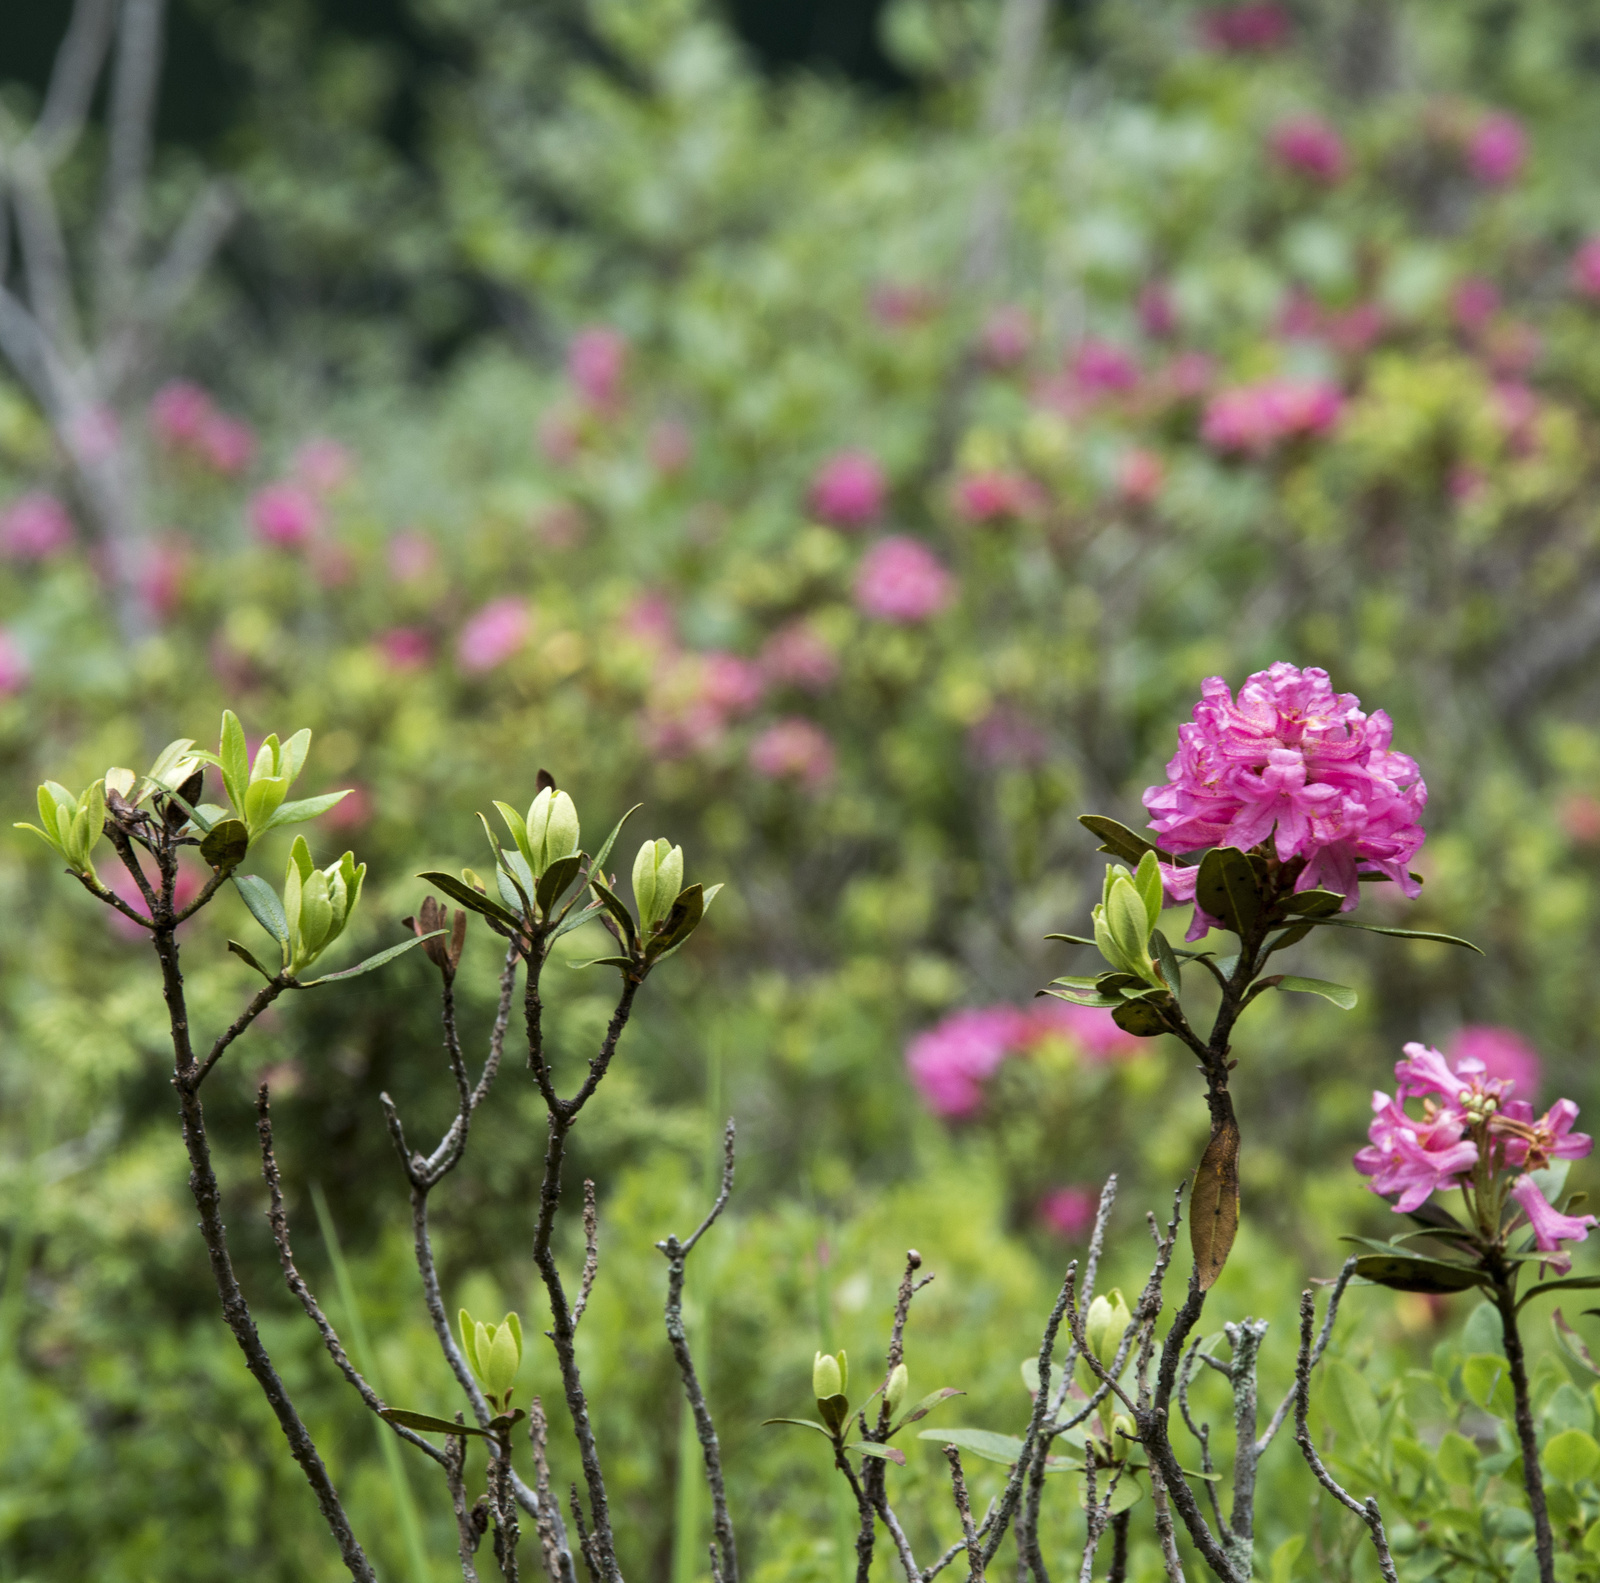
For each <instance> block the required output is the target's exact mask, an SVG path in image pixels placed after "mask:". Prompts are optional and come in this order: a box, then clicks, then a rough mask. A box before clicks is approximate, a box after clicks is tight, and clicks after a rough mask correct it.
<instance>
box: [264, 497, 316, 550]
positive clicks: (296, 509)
mask: <svg viewBox="0 0 1600 1583" xmlns="http://www.w3.org/2000/svg"><path fill="white" fill-rule="evenodd" d="M250 526H251V527H252V528H253V529H254V530H255V535H256V537H257V538H258V539H260V540H261V542H262V543H263V544H271V545H275V546H276V547H277V548H279V549H283V550H297V549H301V548H303V547H304V546H305V545H307V544H309V543H310V542H311V540H312V538H313V537H314V536H315V535H316V534H317V532H318V531H319V530H320V529H321V527H322V506H321V503H320V502H319V501H318V500H317V499H316V498H315V497H314V496H312V495H310V494H308V493H307V492H306V491H305V490H304V489H301V488H300V487H299V486H298V485H297V484H268V485H267V487H266V488H265V489H258V490H257V491H256V493H255V494H254V495H253V496H252V497H251V500H250Z"/></svg>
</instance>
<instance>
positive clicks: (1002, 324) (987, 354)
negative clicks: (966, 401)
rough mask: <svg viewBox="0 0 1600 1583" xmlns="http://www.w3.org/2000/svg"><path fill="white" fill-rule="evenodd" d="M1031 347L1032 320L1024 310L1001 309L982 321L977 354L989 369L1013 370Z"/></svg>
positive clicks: (995, 310) (1013, 308) (1016, 308)
mask: <svg viewBox="0 0 1600 1583" xmlns="http://www.w3.org/2000/svg"><path fill="white" fill-rule="evenodd" d="M1032 346H1033V319H1032V318H1031V317H1030V315H1029V313H1028V310H1027V309H1026V308H1018V307H1000V308H996V309H994V310H993V311H992V312H991V313H990V315H989V317H988V318H987V319H985V320H984V322H983V329H982V330H981V331H980V332H979V335H978V353H979V356H981V357H982V359H983V361H984V362H985V363H986V364H987V365H988V366H989V367H990V368H1015V367H1016V365H1017V364H1018V363H1020V362H1021V361H1022V360H1023V358H1025V357H1026V356H1027V355H1028V352H1029V351H1030V349H1031V348H1032Z"/></svg>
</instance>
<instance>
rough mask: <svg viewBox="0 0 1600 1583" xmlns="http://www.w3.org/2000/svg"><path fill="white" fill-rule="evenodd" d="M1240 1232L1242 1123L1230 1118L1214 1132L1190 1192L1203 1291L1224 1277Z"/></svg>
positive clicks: (1191, 1224) (1192, 1238)
mask: <svg viewBox="0 0 1600 1583" xmlns="http://www.w3.org/2000/svg"><path fill="white" fill-rule="evenodd" d="M1238 1231H1239V1123H1238V1122H1237V1121H1235V1120H1234V1119H1233V1117H1232V1115H1229V1116H1228V1117H1227V1118H1226V1119H1225V1120H1224V1121H1223V1122H1221V1123H1220V1124H1219V1125H1214V1126H1213V1127H1212V1130H1211V1142H1210V1143H1208V1144H1207V1145H1206V1152H1205V1153H1204V1154H1203V1155H1201V1157H1200V1168H1199V1170H1197V1171H1196V1172H1195V1174H1194V1186H1193V1187H1192V1188H1191V1189H1190V1191H1189V1244H1190V1246H1191V1247H1192V1248H1193V1249H1194V1267H1195V1269H1196V1271H1197V1272H1198V1273H1199V1279H1200V1290H1201V1291H1202V1292H1208V1291H1210V1290H1211V1288H1212V1286H1213V1285H1214V1284H1215V1283H1216V1279H1217V1277H1218V1276H1219V1275H1221V1274H1222V1267H1223V1265H1224V1264H1226V1263H1227V1262H1228V1253H1229V1251H1230V1250H1231V1249H1232V1247H1233V1239H1234V1237H1235V1236H1236V1235H1237V1234H1238Z"/></svg>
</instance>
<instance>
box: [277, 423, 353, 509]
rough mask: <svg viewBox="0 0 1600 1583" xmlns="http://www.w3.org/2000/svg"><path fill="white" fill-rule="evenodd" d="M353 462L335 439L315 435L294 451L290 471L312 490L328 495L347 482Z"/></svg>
mask: <svg viewBox="0 0 1600 1583" xmlns="http://www.w3.org/2000/svg"><path fill="white" fill-rule="evenodd" d="M355 466H356V459H355V457H354V456H352V455H351V454H350V452H349V451H348V450H347V449H346V448H345V447H344V446H342V445H341V444H340V443H339V442H338V441H337V440H330V439H327V438H326V437H319V438H317V439H314V440H307V441H306V443H305V444H304V445H302V446H301V447H300V449H299V450H298V451H296V452H295V454H294V465H293V468H292V471H293V473H294V477H295V480H296V482H297V483H300V484H302V485H304V487H305V488H307V489H309V490H310V491H311V493H312V494H314V495H331V494H335V493H337V491H338V490H339V489H341V488H342V487H343V486H344V485H345V484H346V483H348V482H349V480H350V476H351V474H352V473H354V471H355Z"/></svg>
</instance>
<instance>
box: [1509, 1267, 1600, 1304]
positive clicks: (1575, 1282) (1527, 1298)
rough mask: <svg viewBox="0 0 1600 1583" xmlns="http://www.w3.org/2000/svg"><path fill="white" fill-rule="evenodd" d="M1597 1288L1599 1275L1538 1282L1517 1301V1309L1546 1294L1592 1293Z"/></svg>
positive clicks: (1575, 1276)
mask: <svg viewBox="0 0 1600 1583" xmlns="http://www.w3.org/2000/svg"><path fill="white" fill-rule="evenodd" d="M1597 1288H1600V1275H1563V1276H1561V1277H1560V1278H1559V1279H1557V1280H1553V1281H1540V1282H1538V1284H1537V1285H1534V1286H1530V1287H1529V1288H1528V1289H1527V1291H1525V1292H1524V1293H1523V1294H1522V1296H1521V1297H1519V1298H1518V1299H1517V1307H1518V1308H1519V1309H1520V1308H1521V1307H1523V1305H1524V1304H1526V1303H1531V1302H1532V1301H1533V1300H1534V1298H1536V1297H1543V1296H1544V1294H1545V1293H1546V1292H1592V1291H1595V1290H1596V1289H1597Z"/></svg>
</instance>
